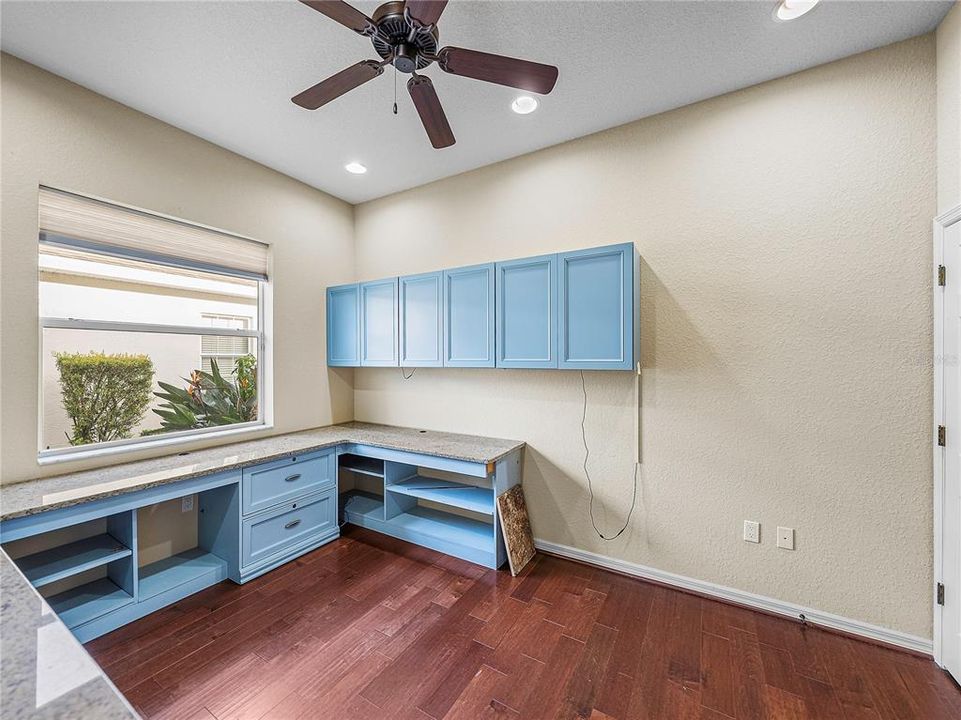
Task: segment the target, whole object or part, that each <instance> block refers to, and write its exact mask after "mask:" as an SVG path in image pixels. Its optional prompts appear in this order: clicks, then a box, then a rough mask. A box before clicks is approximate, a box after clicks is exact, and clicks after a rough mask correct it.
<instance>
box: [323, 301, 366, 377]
mask: <svg viewBox="0 0 961 720" xmlns="http://www.w3.org/2000/svg"><path fill="white" fill-rule="evenodd" d="M327 364H328V365H331V366H334V367H336V366H346V367H354V366H357V365H360V295H359V287H358V286H357V284H353V285H341V286H339V287H329V288H327Z"/></svg>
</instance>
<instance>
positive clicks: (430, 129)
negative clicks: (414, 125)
mask: <svg viewBox="0 0 961 720" xmlns="http://www.w3.org/2000/svg"><path fill="white" fill-rule="evenodd" d="M407 92H409V93H410V97H411V100H413V101H414V107H415V108H417V114H418V115H420V121H421V122H422V123H424V129H425V130H426V131H427V137H429V138H430V144H431V145H433V146H434V147H435V148H437V149H438V150H439V149H440V148H445V147H450V146H451V145H453V144H454V143H455V142H456V141H455V140H454V133H453V132H452V131H451V129H450V123H448V122H447V116H446V115H445V114H444V108H443V107H441V104H440V99H439V98H438V97H437V91H436V90H434V83H432V82H431V81H430V78H429V77H427V76H426V75H414V76H413V77H412V78H411V79H410V80H408V81H407Z"/></svg>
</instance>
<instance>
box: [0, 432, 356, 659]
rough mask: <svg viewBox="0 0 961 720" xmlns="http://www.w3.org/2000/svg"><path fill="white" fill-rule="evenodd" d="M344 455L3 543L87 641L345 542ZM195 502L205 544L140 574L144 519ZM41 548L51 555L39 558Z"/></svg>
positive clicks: (203, 482)
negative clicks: (152, 511)
mask: <svg viewBox="0 0 961 720" xmlns="http://www.w3.org/2000/svg"><path fill="white" fill-rule="evenodd" d="M335 456H336V450H335V449H334V448H330V449H327V450H321V451H316V452H312V453H308V454H305V455H303V456H297V457H288V458H283V459H281V460H277V461H273V462H268V463H262V464H260V465H254V466H250V467H246V468H243V470H242V471H230V472H225V473H220V474H218V475H211V476H205V477H200V478H194V479H191V480H184V481H182V482H177V483H171V484H170V485H161V486H158V487H156V488H150V489H147V490H141V491H139V492H134V493H129V494H126V495H117V496H114V497H109V498H105V499H103V500H95V501H91V502H89V503H84V504H82V505H77V506H74V507H67V508H62V509H59V510H51V511H49V512H45V513H40V514H38V515H28V516H25V517H21V518H15V519H13V520H6V521H4V522H3V524H2V525H0V541H2V542H3V543H4V549H5V550H6V551H7V552H8V554H10V556H11V557H12V558H13V560H14V562H15V563H16V564H17V565H18V566H19V567H20V569H21V571H22V572H23V573H24V575H25V577H26V578H27V580H29V581H30V582H31V583H32V584H33V585H34V587H37V588H43V589H44V590H43V592H44V594H45V595H46V599H47V603H48V604H49V605H50V607H51V608H52V609H53V611H54V612H56V613H57V615H59V616H60V619H61V620H62V621H63V623H64V624H65V625H66V626H67V627H68V628H69V629H70V631H71V632H73V634H74V635H75V636H76V637H77V639H79V640H80V641H81V642H87V641H89V640H92V639H93V638H95V637H99V636H100V635H103V634H104V633H108V632H110V631H111V630H115V629H117V628H118V627H121V626H123V625H126V624H127V623H130V622H133V621H134V620H137V619H138V618H141V617H143V616H145V615H148V614H150V613H152V612H154V611H156V610H159V609H161V608H163V607H166V606H167V605H170V604H171V603H175V602H177V601H178V600H182V599H183V598H185V597H187V596H189V595H192V594H194V593H196V592H199V591H200V590H203V589H204V588H208V587H210V586H211V585H215V584H216V583H219V582H221V581H223V580H228V579H229V580H233V581H234V582H237V583H244V582H246V581H248V580H251V579H253V578H255V577H257V576H258V575H262V574H263V573H265V572H267V571H268V570H271V569H273V568H275V567H277V566H279V565H282V564H283V563H285V562H289V561H290V560H292V559H294V558H296V557H298V556H299V555H302V554H303V553H305V552H308V551H310V550H313V549H314V548H316V547H319V546H320V545H323V544H325V543H327V542H330V541H331V540H334V539H336V538H337V537H339V535H340V528H339V527H338V525H337V487H336V460H335ZM192 495H196V501H197V505H198V508H197V509H198V512H197V515H196V517H197V546H196V547H193V548H189V549H187V550H183V551H181V552H178V553H176V554H173V555H170V556H169V557H165V558H162V559H160V560H156V561H154V562H150V563H148V564H145V565H143V566H140V564H139V563H138V556H139V555H140V549H139V548H138V541H137V524H138V514H139V512H140V511H146V510H147V509H148V508H149V507H150V506H152V505H155V504H156V503H159V502H166V501H170V500H179V499H182V498H185V497H188V496H192ZM37 536H43V537H42V538H41V539H40V541H39V543H37V542H36V541H34V540H33V538H35V537H37ZM77 537H80V539H76V538H77ZM27 539H30V540H28V541H27V543H28V544H26V545H23V546H19V542H20V541H23V540H27ZM37 544H39V545H40V546H43V547H45V549H43V550H40V551H38V552H30V547H31V546H35V545H37ZM24 548H26V554H25V553H24V552H21V550H22V549H24ZM91 576H92V577H91ZM71 579H72V580H71ZM56 583H66V585H64V586H63V587H61V586H58V585H57V584H56ZM67 585H69V586H67Z"/></svg>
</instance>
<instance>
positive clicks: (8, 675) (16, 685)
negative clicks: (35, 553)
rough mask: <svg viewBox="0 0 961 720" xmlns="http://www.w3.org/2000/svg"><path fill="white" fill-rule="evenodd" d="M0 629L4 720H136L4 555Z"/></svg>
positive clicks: (0, 703) (0, 570) (0, 696)
mask: <svg viewBox="0 0 961 720" xmlns="http://www.w3.org/2000/svg"><path fill="white" fill-rule="evenodd" d="M0 625H2V626H3V634H2V635H0V657H2V662H0V668H2V671H0V708H2V712H3V718H4V720H21V719H22V718H50V719H51V720H53V719H54V718H97V719H98V720H121V719H122V718H123V719H126V718H136V717H138V715H137V713H136V712H134V711H133V709H132V708H131V707H130V706H129V705H128V704H127V701H126V700H124V698H123V696H122V695H121V694H120V693H119V692H118V691H117V689H116V688H115V687H114V686H113V683H111V682H110V680H108V679H107V676H106V675H104V673H103V671H102V670H101V669H100V666H99V665H97V663H96V662H94V660H93V658H92V657H90V656H89V655H88V654H87V651H86V650H84V649H83V646H82V645H81V644H80V643H79V642H77V639H76V638H75V637H74V636H73V635H72V634H71V632H70V631H69V630H68V629H67V626H66V625H64V624H63V623H62V622H60V619H59V618H58V617H57V616H56V614H55V613H54V612H53V610H51V609H50V606H49V605H47V603H46V602H45V601H44V599H43V598H41V597H40V594H39V593H38V592H37V591H36V590H34V588H33V586H32V585H31V584H30V583H29V582H28V581H27V578H25V577H24V576H23V575H21V574H20V571H19V570H18V569H17V567H16V566H15V565H14V564H13V561H12V560H11V559H10V558H9V557H7V554H6V553H5V552H3V550H0Z"/></svg>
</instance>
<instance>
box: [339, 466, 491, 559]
mask: <svg viewBox="0 0 961 720" xmlns="http://www.w3.org/2000/svg"><path fill="white" fill-rule="evenodd" d="M340 468H341V469H343V470H350V471H351V472H360V473H362V474H366V475H373V476H375V477H377V478H378V479H379V480H380V482H378V483H376V485H372V484H371V483H369V482H368V483H364V484H363V485H355V486H354V487H353V488H352V489H350V490H348V491H347V492H344V493H343V494H342V495H341V497H340V503H341V505H340V507H341V515H342V520H343V521H344V522H350V523H353V524H355V525H359V526H361V527H366V528H368V529H371V530H376V531H378V532H382V533H384V534H385V535H391V536H393V537H396V538H400V539H401V540H407V541H408V542H413V543H416V544H418V545H423V546H425V547H429V548H432V549H434V550H438V551H440V552H444V553H447V554H449V555H454V556H456V557H460V558H463V559H465V560H470V561H471V562H476V563H478V564H480V565H485V566H487V567H497V566H498V564H499V563H498V533H499V528H498V525H497V520H496V517H495V512H494V499H495V497H496V491H495V484H494V479H493V477H492V476H490V475H487V476H485V477H476V476H475V477H468V476H460V475H458V474H457V473H452V472H445V473H443V475H444V477H442V478H441V477H430V476H428V475H425V474H423V472H422V471H421V468H419V467H418V466H417V465H414V464H412V463H409V462H400V461H394V460H382V459H379V458H371V457H364V456H360V455H356V454H344V455H341V456H340Z"/></svg>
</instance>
